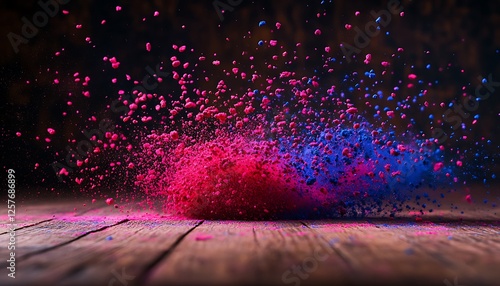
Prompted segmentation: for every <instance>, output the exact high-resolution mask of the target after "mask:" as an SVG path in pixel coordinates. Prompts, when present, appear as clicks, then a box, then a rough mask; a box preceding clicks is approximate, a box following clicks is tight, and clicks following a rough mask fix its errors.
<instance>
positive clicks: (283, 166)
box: [49, 10, 461, 219]
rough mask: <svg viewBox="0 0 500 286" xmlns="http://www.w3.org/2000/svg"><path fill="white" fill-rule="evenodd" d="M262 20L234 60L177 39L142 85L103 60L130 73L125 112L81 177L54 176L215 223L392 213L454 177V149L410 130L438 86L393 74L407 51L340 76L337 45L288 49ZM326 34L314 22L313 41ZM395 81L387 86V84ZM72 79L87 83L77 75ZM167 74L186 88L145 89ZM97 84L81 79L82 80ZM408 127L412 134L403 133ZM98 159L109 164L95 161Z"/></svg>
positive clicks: (121, 97) (98, 143) (117, 82)
mask: <svg viewBox="0 0 500 286" xmlns="http://www.w3.org/2000/svg"><path fill="white" fill-rule="evenodd" d="M117 11H118V10H117ZM356 13H357V14H356V15H359V12H356ZM158 15H159V14H158V13H155V15H154V16H155V17H157V16H158ZM399 16H400V17H403V13H401V15H399ZM102 24H104V23H102ZM183 28H185V27H183ZM345 28H346V29H350V28H351V26H350V25H349V26H348V25H346V27H345ZM256 29H265V30H266V31H267V32H268V34H269V35H270V37H269V38H268V39H257V40H256V39H255V38H254V37H253V35H252V33H251V32H248V34H247V35H245V36H243V38H244V40H245V41H247V44H248V47H250V48H249V49H248V50H243V51H242V52H241V57H240V58H238V59H231V60H229V62H230V64H229V62H228V60H227V59H226V58H223V57H220V56H218V55H217V54H211V55H204V54H203V53H198V52H196V51H195V50H194V49H191V48H189V47H186V46H184V45H181V46H179V45H172V50H171V51H169V53H173V54H174V55H173V56H171V57H170V61H169V62H161V63H160V64H159V65H158V66H157V69H156V71H154V70H153V69H151V68H150V70H148V73H149V74H150V75H148V76H147V77H145V79H146V80H145V81H144V80H143V81H142V82H141V81H138V80H135V81H134V80H133V79H132V78H131V77H130V76H129V75H128V74H126V71H125V70H123V68H122V66H121V65H120V63H121V62H123V61H128V60H129V59H118V58H116V57H113V56H109V55H106V56H103V59H104V61H105V62H106V63H107V64H106V65H107V68H108V69H109V68H111V69H114V70H116V71H118V72H119V73H121V74H122V75H121V76H120V77H118V79H117V78H113V80H112V83H113V85H114V86H116V95H113V96H110V97H109V98H110V99H112V100H115V101H114V102H117V103H118V104H114V103H113V104H111V105H109V106H108V108H109V109H110V110H111V111H113V112H114V111H115V110H118V109H119V110H124V111H125V113H124V115H122V116H120V123H119V124H116V126H114V127H113V128H112V129H113V130H111V131H106V132H103V134H104V136H102V138H99V136H93V137H91V138H90V139H91V141H92V142H93V143H94V146H92V150H91V151H90V152H89V153H88V154H89V156H88V158H81V157H80V158H78V156H73V159H74V160H75V161H76V165H77V167H76V168H75V169H76V172H75V173H71V174H69V173H68V170H67V168H64V167H61V166H60V165H58V166H57V169H56V170H57V172H58V175H59V176H61V177H64V178H65V179H66V180H67V179H71V180H74V181H75V182H76V183H78V184H81V186H82V189H85V191H86V192H89V191H88V190H90V192H94V193H93V194H92V196H104V195H103V194H102V193H101V191H99V189H103V188H109V186H112V184H109V185H108V182H109V181H112V180H113V179H116V180H124V181H125V182H126V183H125V186H126V188H130V189H133V190H134V192H133V194H132V195H130V197H127V195H126V194H124V192H123V191H117V193H116V197H117V198H118V197H120V198H122V199H123V201H128V200H129V199H137V200H138V199H139V198H143V197H146V198H147V199H148V200H149V201H154V202H155V203H159V204H160V205H162V208H163V209H164V211H165V212H167V213H170V214H176V215H182V216H185V217H190V218H207V219H281V218H322V217H336V216H339V215H345V214H347V215H355V216H357V215H367V214H371V213H380V214H387V213H390V214H395V213H397V212H399V211H402V210H404V209H409V208H410V207H409V206H408V205H407V204H406V202H407V201H410V200H412V199H414V198H415V196H416V195H417V194H416V193H415V190H417V189H418V188H427V189H429V188H435V187H437V186H447V185H449V184H451V183H453V181H454V182H457V181H458V179H457V178H456V177H455V176H454V175H452V174H453V168H452V167H451V166H453V165H456V166H457V167H460V166H461V162H460V161H456V162H454V161H453V160H452V161H450V160H448V162H449V163H453V164H448V163H447V164H445V158H444V157H445V155H444V151H445V148H444V147H443V146H439V145H438V144H436V143H437V139H434V138H432V137H431V136H430V135H427V136H426V135H425V134H423V133H422V132H419V131H418V130H417V129H414V124H413V122H414V120H413V119H412V118H408V116H407V115H406V113H410V111H413V112H415V110H417V111H418V110H420V111H423V110H424V109H425V108H426V107H427V106H428V101H427V99H426V98H427V97H428V95H427V89H426V87H429V86H432V83H427V82H424V81H423V80H419V76H418V74H417V73H416V72H415V73H411V72H410V73H408V74H406V75H405V76H404V77H402V76H401V75H397V74H395V72H394V70H392V69H391V66H392V63H393V62H398V60H399V58H400V55H401V54H403V53H404V49H403V48H397V50H395V51H394V53H393V54H391V55H388V56H387V59H385V60H384V61H382V62H379V63H374V62H372V55H371V54H369V53H368V54H366V55H365V57H364V63H365V64H366V66H367V71H366V72H364V73H363V72H357V71H352V72H350V73H348V74H344V75H339V74H338V73H336V72H335V70H336V69H337V68H338V67H339V66H341V65H346V64H347V63H346V58H345V57H343V56H342V55H332V53H331V50H332V48H331V47H329V46H327V47H314V48H311V49H308V48H305V47H303V45H302V43H296V45H295V46H296V49H295V50H286V49H285V47H284V45H280V42H279V41H278V40H275V39H273V37H272V36H273V35H274V34H279V33H280V31H282V30H283V29H285V30H286V29H287V27H286V26H284V25H281V24H280V23H275V25H274V27H273V26H270V25H268V24H266V22H264V21H261V22H260V23H259V24H258V28H256ZM321 35H322V31H321V30H319V29H315V30H314V31H313V32H311V35H309V36H308V37H311V39H312V41H313V40H314V39H315V37H321ZM227 41H228V42H230V39H229V38H227ZM151 42H154V41H151ZM151 42H147V43H145V50H146V51H148V52H151V51H152V50H154V49H155V45H154V43H151ZM262 51H271V52H272V54H273V55H272V56H271V57H266V56H263V53H262ZM353 58H354V59H355V58H356V56H354V57H353ZM314 60H316V61H321V62H322V64H320V65H317V66H314V68H313V70H314V73H312V74H307V72H308V71H303V70H294V68H293V66H294V65H295V64H296V63H297V62H302V61H306V62H307V61H310V62H314ZM350 60H352V59H349V61H350ZM356 60H357V59H356ZM221 63H223V64H221ZM228 65H230V66H231V68H230V69H227V66H228ZM287 66H288V67H289V68H288V69H283V68H280V67H287ZM373 66H377V68H372V67H373ZM374 69H375V70H377V71H374ZM262 71H265V73H263V72H262ZM394 77H396V78H399V80H397V81H394V80H393V81H392V82H394V86H393V90H392V92H390V93H389V94H386V93H384V92H383V91H381V90H379V88H378V86H379V85H381V84H382V83H384V82H385V81H389V80H391V78H394ZM74 78H75V81H77V80H78V82H80V83H81V82H82V81H81V78H82V76H80V75H79V74H78V73H77V72H75V74H74ZM123 80H126V82H133V83H134V88H133V89H132V91H130V92H128V91H126V90H124V89H123V87H121V86H123ZM166 81H168V82H170V81H171V82H172V83H173V82H175V84H176V86H177V89H176V90H173V91H172V92H165V93H156V92H153V91H150V90H149V89H148V86H158V85H162V84H164V83H165V82H166ZM90 82H91V76H85V77H84V81H83V83H84V84H83V85H84V86H86V85H88V84H89V83H90ZM228 82H231V83H230V84H229V83H228ZM336 82H337V83H338V84H337V85H335V83H336ZM403 87H404V90H405V92H404V93H403V92H402V91H401V90H402V89H403ZM82 96H84V97H87V98H89V97H91V96H94V95H93V94H91V93H89V92H88V91H84V92H82ZM68 104H69V105H70V104H72V103H71V102H68ZM417 113H418V112H417ZM91 121H92V122H96V121H98V119H97V118H95V117H94V118H92V119H91ZM401 122H404V123H405V124H406V125H407V131H405V132H400V131H399V132H398V129H397V128H396V124H400V123H401ZM51 130H52V132H53V133H55V130H53V129H51ZM49 133H50V132H49ZM51 134H52V133H51ZM74 142H76V140H75V141H74ZM61 156H62V154H61ZM103 161H104V162H108V164H109V168H106V170H103V168H102V167H99V166H98V164H99V163H100V162H101V163H102V162H103ZM457 167H454V168H457ZM82 182H83V183H82ZM119 184H120V183H119ZM122 185H123V183H122ZM122 188H123V187H122ZM139 194H144V196H141V195H139ZM151 205H153V203H152V204H151Z"/></svg>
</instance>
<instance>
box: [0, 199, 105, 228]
mask: <svg viewBox="0 0 500 286" xmlns="http://www.w3.org/2000/svg"><path fill="white" fill-rule="evenodd" d="M83 204H84V203H83V202H82V201H81V200H76V201H75V200H74V201H67V200H63V201H51V202H42V201H23V202H20V203H19V204H18V205H16V214H15V223H16V225H15V227H16V229H22V228H26V227H30V226H34V225H37V224H40V223H43V222H47V221H50V220H52V219H54V218H56V217H69V216H79V215H84V214H85V213H87V212H89V211H93V210H96V209H99V208H104V207H105V206H106V204H104V203H96V204H90V205H86V206H83ZM0 213H1V214H2V216H1V222H0V236H2V235H6V234H7V233H8V231H9V229H10V228H11V225H10V223H9V218H8V216H7V205H6V204H3V205H2V206H0Z"/></svg>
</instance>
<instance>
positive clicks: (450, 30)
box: [0, 0, 500, 189]
mask: <svg viewBox="0 0 500 286" xmlns="http://www.w3.org/2000/svg"><path fill="white" fill-rule="evenodd" d="M221 1H222V2H224V3H226V1H225V0H221ZM212 3H213V2H212V1H180V0H179V1H160V0H157V1H97V0H89V1H78V0H73V1H69V3H68V4H65V5H60V6H59V7H60V10H62V9H64V10H68V11H69V12H70V13H69V14H68V15H63V14H62V13H61V11H59V13H58V14H57V15H56V16H55V17H53V18H50V19H49V22H48V24H47V25H46V26H44V27H42V28H40V29H39V31H38V33H37V35H36V36H35V37H33V38H32V39H30V40H29V43H27V44H21V45H20V46H19V49H20V51H19V53H17V54H16V53H14V51H13V48H12V46H11V45H10V43H9V41H8V39H7V34H8V33H9V32H14V33H16V34H20V32H21V27H22V25H23V23H22V22H21V18H22V17H27V18H28V19H31V18H32V16H33V14H34V13H35V12H37V11H40V10H41V8H40V6H39V5H38V4H37V1H2V3H1V4H0V21H1V25H0V29H1V31H0V35H1V36H2V40H1V41H0V55H1V57H0V66H1V67H0V97H1V98H0V102H1V111H0V122H1V130H0V133H1V144H2V145H1V166H2V168H4V169H8V168H13V169H15V170H16V172H17V173H18V183H19V184H21V185H24V186H30V187H36V188H39V187H41V188H42V189H50V188H51V187H54V186H55V187H61V186H65V184H63V183H59V182H58V181H57V177H56V176H55V175H54V172H53V170H52V168H51V167H50V164H51V163H52V162H54V161H57V160H61V156H60V155H57V153H58V152H61V150H64V147H65V146H66V145H67V144H68V140H70V139H74V138H76V139H77V140H78V138H81V134H80V133H81V130H82V128H87V126H88V125H89V123H88V118H89V117H90V116H96V117H97V118H98V120H99V119H100V118H103V117H108V118H113V117H116V119H117V122H118V118H117V117H118V116H117V115H116V114H107V113H106V105H108V104H110V103H111V101H112V97H111V95H116V90H117V88H119V89H123V90H130V89H131V88H132V87H133V86H132V85H129V86H124V85H121V86H119V87H117V86H116V85H112V84H110V79H111V78H113V77H121V76H123V74H124V73H127V74H130V75H131V77H132V78H133V79H136V80H140V79H142V77H143V76H144V75H145V67H146V66H147V65H149V66H152V67H154V66H155V65H156V64H157V63H159V62H163V66H165V67H169V65H170V61H169V58H170V57H171V56H172V55H174V54H177V53H174V51H173V50H172V48H171V46H172V44H177V45H186V46H188V47H189V48H193V49H194V50H195V54H192V55H189V54H186V55H184V56H186V57H192V58H197V55H198V54H204V55H207V57H208V56H209V55H212V54H213V53H217V54H218V55H219V58H223V59H228V60H226V61H224V62H223V63H222V64H223V65H224V64H227V65H228V66H227V68H228V69H230V67H231V66H230V63H231V60H230V59H237V58H240V57H241V52H242V50H250V51H252V49H251V47H252V46H255V44H256V42H257V41H258V40H260V39H270V38H275V39H278V40H279V43H280V44H281V45H285V46H286V47H287V50H290V51H291V50H294V49H295V44H296V43H297V42H301V43H302V44H303V49H299V50H298V55H299V56H300V57H304V56H305V55H308V54H314V49H315V48H317V49H323V47H324V46H326V45H329V46H331V47H332V52H331V54H333V55H338V57H337V58H339V59H340V58H341V57H342V53H341V50H340V47H339V44H340V43H341V42H347V43H350V44H352V43H353V38H354V35H355V33H354V32H353V30H346V29H345V28H344V25H345V24H347V23H348V24H351V25H352V26H353V27H354V26H359V27H361V28H363V27H364V25H365V24H366V23H367V22H369V21H371V20H372V18H371V16H370V15H369V12H370V11H371V10H375V11H379V10H382V9H386V7H387V1H333V2H329V1H324V3H323V2H322V1H320V0H316V1H243V2H242V3H241V4H239V5H237V6H236V7H234V10H233V11H228V12H226V13H225V14H224V20H223V21H221V20H220V19H219V17H218V15H217V12H216V10H215V9H214V7H213V5H212ZM401 3H402V6H403V7H404V12H405V16H404V17H393V19H392V21H391V22H390V24H389V25H388V26H387V27H386V28H384V31H383V32H384V33H385V32H389V33H390V37H387V36H385V35H382V34H380V35H378V36H376V37H374V38H373V39H372V41H371V42H370V44H369V46H368V47H366V48H365V49H363V51H362V52H361V53H360V55H359V56H358V59H357V60H356V61H353V62H351V63H349V64H346V63H344V64H342V65H338V66H337V68H336V71H335V73H334V74H332V75H330V76H332V77H335V76H337V77H339V78H341V77H342V76H343V75H344V74H350V73H352V72H353V71H358V72H359V73H364V71H366V70H367V67H366V65H365V64H364V63H363V59H364V55H365V54H366V53H368V52H369V53H371V54H372V55H373V60H372V63H377V64H372V66H373V67H375V68H374V69H375V70H376V71H377V70H380V71H381V67H380V64H378V63H380V62H381V61H382V60H385V59H387V58H390V55H391V54H392V53H394V52H395V50H396V49H397V48H398V47H403V48H404V49H405V52H404V53H402V54H401V55H400V57H401V58H400V60H398V61H397V62H396V63H395V64H394V65H393V70H394V71H395V74H394V82H386V83H385V84H381V85H379V86H378V89H380V90H385V91H389V92H390V90H392V88H393V86H394V83H395V82H396V81H397V80H398V79H403V78H405V77H406V76H407V74H409V73H411V72H418V73H419V76H421V78H422V79H424V80H425V81H432V82H434V81H438V82H439V84H438V85H435V86H433V87H430V88H429V93H430V94H431V97H427V98H426V100H428V101H429V102H430V103H431V107H429V108H427V109H425V110H424V112H419V111H418V109H415V110H413V111H409V112H413V113H410V114H408V115H409V117H412V118H414V120H415V124H414V128H415V130H416V132H423V133H425V134H428V137H429V136H430V134H431V132H430V130H431V128H432V127H433V126H434V127H439V126H440V125H439V124H438V123H437V122H436V118H440V117H441V116H442V114H443V112H444V111H445V110H446V108H447V107H446V108H442V107H439V103H441V102H444V103H445V104H446V105H448V103H450V102H452V101H454V100H458V99H459V100H460V101H461V99H460V96H461V93H462V91H461V89H462V86H466V87H468V92H469V93H470V94H473V91H474V88H475V87H476V86H477V85H478V84H479V81H478V79H477V77H478V76H482V77H487V76H488V75H489V74H492V77H493V79H494V80H497V81H500V67H499V65H498V62H499V59H500V51H499V49H500V29H499V28H500V1H494V0H492V1H474V0H471V1H456V0H455V1H454V0H446V1H444V0H443V1H433V0H426V1H402V2H401ZM117 5H120V6H122V11H121V12H119V13H117V12H116V11H115V7H116V6H117ZM154 11H159V12H160V16H159V17H153V13H154ZM355 11H360V12H361V15H360V16H358V17H356V16H355V15H354V12H355ZM323 12H326V13H327V16H326V17H320V18H318V17H316V14H317V13H323ZM144 17H146V18H147V20H146V21H143V20H142V19H143V18H144ZM103 19H105V20H106V21H107V23H106V25H101V24H100V22H101V20H103ZM261 20H266V21H267V25H268V26H270V27H271V28H273V27H274V23H276V22H278V21H279V22H281V23H282V28H281V30H280V31H279V33H274V34H271V33H270V30H271V28H270V29H259V27H258V23H259V21H261ZM76 24H81V25H82V28H81V29H76V28H75V25H76ZM182 25H185V26H186V28H185V29H183V28H182ZM318 28H319V29H321V30H322V32H323V33H322V35H321V37H314V36H313V32H314V30H316V29H318ZM248 31H250V32H252V38H251V39H250V40H249V39H243V36H245V35H247V32H248ZM87 36H89V37H91V40H92V44H89V43H87V42H86V41H85V37H87ZM226 38H230V41H227V40H226ZM146 42H151V43H152V45H153V49H152V51H151V52H149V53H148V52H147V51H146V50H145V48H144V45H145V43H146ZM93 44H95V47H92V46H93ZM62 48H64V52H63V54H64V55H63V56H59V57H56V56H55V55H54V54H55V53H56V52H57V51H61V49H62ZM253 51H254V53H255V54H256V56H262V57H269V56H270V55H272V52H269V54H266V51H265V50H262V51H258V52H255V50H253ZM321 52H323V51H321ZM103 55H108V56H116V57H117V58H118V59H119V60H120V62H121V66H120V69H118V70H113V69H110V68H109V63H107V62H104V61H103V60H102V57H103ZM316 63H317V65H315V64H316ZM321 64H322V62H321V61H320V60H317V62H315V60H314V59H312V60H311V61H309V62H307V63H306V62H305V61H303V60H300V59H299V60H298V61H296V62H295V66H294V67H293V68H294V69H295V70H296V71H297V72H298V73H299V74H301V73H303V74H304V75H311V74H312V70H313V69H314V67H315V66H321ZM428 64H431V66H432V68H431V69H428V70H427V69H426V66H427V65H428ZM413 65H414V68H413V69H412V68H411V66H413ZM370 68H372V67H370ZM439 68H441V69H442V71H439ZM285 69H290V67H283V70H285ZM462 69H463V70H464V72H461V70H462ZM75 71H77V72H79V73H80V75H83V76H85V75H89V76H90V77H91V83H92V84H91V87H89V89H88V90H90V92H91V94H92V96H91V98H90V99H87V98H84V97H83V96H81V92H82V90H83V89H82V87H81V85H79V84H78V85H77V84H75V83H74V81H73V73H74V72H75ZM56 72H57V75H56ZM266 72H267V71H266V69H263V70H262V71H261V73H262V74H265V73H266ZM198 76H203V75H202V74H198ZM54 78H58V79H59V80H60V83H59V84H57V85H56V84H54V82H53V80H54ZM332 80H333V81H335V79H332ZM26 81H30V84H26ZM338 81H339V87H340V88H346V89H347V88H348V87H349V85H348V84H346V83H342V81H340V80H338ZM205 84H206V83H204V81H200V83H199V86H200V88H201V87H203V86H204V85H205ZM229 84H230V83H229ZM176 90H178V88H177V89H176V84H175V83H174V81H172V80H166V81H165V82H164V83H163V84H161V85H160V86H159V87H158V88H157V90H155V92H157V93H159V94H161V93H174V94H175V91H176ZM68 92H72V93H73V94H74V95H75V96H72V97H71V98H69V97H68ZM404 92H405V91H403V93H404ZM408 92H411V91H408ZM413 93H414V91H413ZM499 98H500V88H499V90H498V91H495V92H494V93H493V94H492V96H490V98H489V99H487V100H486V101H481V102H480V104H479V108H478V110H477V111H475V112H474V113H473V114H472V115H471V116H470V118H468V119H465V120H464V124H465V125H466V127H467V129H466V130H458V131H456V134H457V136H455V138H457V137H461V136H462V135H467V136H468V138H467V139H466V140H462V139H449V140H447V141H446V143H445V145H446V146H447V147H449V148H453V150H456V149H455V148H457V147H458V148H460V150H468V151H467V152H468V153H471V154H474V153H475V152H480V153H481V154H482V155H481V156H479V157H475V158H474V156H472V155H471V156H469V157H466V159H467V160H468V161H466V162H465V165H466V166H467V167H468V170H470V172H467V173H466V174H464V176H465V177H466V178H468V179H470V180H478V181H482V180H484V179H485V178H488V182H491V181H492V179H491V175H492V174H493V173H497V174H498V171H499V168H498V166H497V164H496V162H495V158H496V159H498V155H497V153H498V150H499V147H498V146H499V144H500V142H499V134H500V124H499V123H500V122H499V120H498V116H499V112H500V99H499ZM68 99H71V100H72V101H73V106H71V107H68V106H67V104H66V102H67V101H68ZM354 101H355V102H358V103H360V104H358V108H359V107H361V108H362V106H363V104H362V103H363V102H364V101H365V99H364V98H362V97H361V96H360V97H359V99H358V100H356V99H355V100H354ZM422 103H423V102H422ZM432 103H434V106H432ZM76 110H78V111H79V113H78V114H77V113H76V112H75V111H76ZM64 111H66V112H67V113H68V115H67V116H62V115H61V114H62V112H64ZM475 114H479V115H480V120H479V123H478V124H476V125H472V124H471V120H472V116H473V115H475ZM429 115H434V119H433V120H432V119H429ZM406 125H407V122H400V124H398V128H399V129H400V130H403V131H404V130H405V129H406ZM444 126H445V127H446V128H447V129H446V128H443V129H445V130H446V131H447V132H451V131H452V130H451V127H450V124H447V123H445V125H444ZM48 127H52V128H54V129H56V130H57V134H56V135H55V136H51V138H52V142H50V143H49V144H48V143H46V142H45V141H44V138H45V137H47V131H46V130H47V128H48ZM18 131H19V132H21V133H22V136H21V137H17V136H16V135H15V133H16V132H18ZM37 136H39V138H40V139H39V140H37V139H36V137H37ZM483 137H484V138H485V139H484V140H482V138H483ZM486 140H491V143H489V144H487V143H485V142H486ZM478 141H480V142H482V143H480V144H478V143H477V142H478ZM60 154H65V153H64V152H62V153H60ZM485 154H486V155H488V158H487V159H484V155H485ZM452 156H453V155H452ZM35 163H39V164H40V167H39V168H38V169H36V170H34V164H35ZM497 180H498V178H497ZM70 185H71V184H70Z"/></svg>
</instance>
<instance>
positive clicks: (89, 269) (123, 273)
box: [0, 218, 200, 285]
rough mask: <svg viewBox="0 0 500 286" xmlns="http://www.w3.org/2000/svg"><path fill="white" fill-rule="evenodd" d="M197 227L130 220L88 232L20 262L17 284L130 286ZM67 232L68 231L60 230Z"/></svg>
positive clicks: (191, 223) (185, 222)
mask: <svg viewBox="0 0 500 286" xmlns="http://www.w3.org/2000/svg"><path fill="white" fill-rule="evenodd" d="M73 223H74V224H80V223H77V222H73ZM82 223H84V224H85V221H83V222H82ZM199 223H200V222H198V221H193V220H177V221H174V220H166V219H160V218H157V219H150V220H140V221H134V220H130V221H127V222H125V223H121V224H118V225H115V226H113V227H109V228H107V229H104V230H102V231H99V232H94V233H90V234H89V235H87V236H85V237H82V238H80V239H77V240H74V241H72V242H71V243H69V244H66V245H64V246H62V247H59V248H56V249H53V250H52V251H49V252H46V253H43V255H35V256H30V257H29V258H27V259H23V260H21V261H20V263H19V265H18V269H19V272H20V273H19V275H18V278H17V279H16V281H15V282H16V283H17V284H18V285H24V284H32V283H36V284H43V285H82V284H85V285H109V284H110V283H111V284H114V285H133V284H134V280H136V278H137V277H140V276H141V274H142V273H143V272H144V271H146V270H147V269H148V268H149V267H150V264H152V263H154V262H155V260H156V259H161V258H162V257H163V255H164V253H167V252H168V251H169V250H170V248H171V247H173V246H174V245H175V244H176V243H177V241H178V240H180V239H182V237H183V236H184V235H185V234H186V233H187V232H189V231H190V230H191V229H193V228H195V227H196V226H197V225H198V224H199ZM52 226H54V225H53V224H52ZM67 227H71V226H64V228H67ZM1 281H2V278H1V277H0V283H1ZM120 281H121V282H120ZM124 283H125V284H124Z"/></svg>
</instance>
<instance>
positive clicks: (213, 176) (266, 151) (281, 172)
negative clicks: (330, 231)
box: [148, 136, 324, 220]
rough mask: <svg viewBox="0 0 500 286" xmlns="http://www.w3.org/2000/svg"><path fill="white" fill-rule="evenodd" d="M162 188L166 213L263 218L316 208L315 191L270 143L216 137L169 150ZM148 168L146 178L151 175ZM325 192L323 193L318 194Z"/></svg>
mask: <svg viewBox="0 0 500 286" xmlns="http://www.w3.org/2000/svg"><path fill="white" fill-rule="evenodd" d="M163 158H168V160H169V162H168V167H167V168H166V172H165V173H164V174H163V176H161V177H160V178H159V181H160V183H159V184H158V181H156V182H155V183H153V184H152V181H149V182H148V184H152V185H156V186H164V187H163V188H161V187H160V192H159V193H158V194H159V195H160V196H162V197H165V198H166V201H167V202H166V205H165V209H166V211H167V212H169V213H174V214H177V215H183V216H186V217H189V218H203V219H241V220H261V219H278V218H288V217H297V216H300V215H301V214H304V213H309V212H312V211H314V207H313V205H314V204H313V201H314V197H315V195H314V194H313V193H315V192H314V191H313V189H312V188H311V187H309V186H306V184H305V182H304V180H303V179H301V178H299V175H298V174H297V172H296V169H295V168H293V167H292V166H290V165H287V163H286V160H285V159H284V158H283V156H282V155H280V154H279V152H278V148H276V147H275V146H273V143H272V142H270V141H250V140H247V139H244V138H243V137H222V136H220V137H218V138H217V139H214V140H213V141H209V142H205V143H197V144H194V145H192V146H189V147H184V146H183V144H180V145H179V146H177V148H176V149H175V151H174V152H169V154H168V155H165V157H163ZM153 173H154V172H151V171H150V172H149V176H150V177H151V176H154V175H153ZM321 195H322V196H324V194H321Z"/></svg>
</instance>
